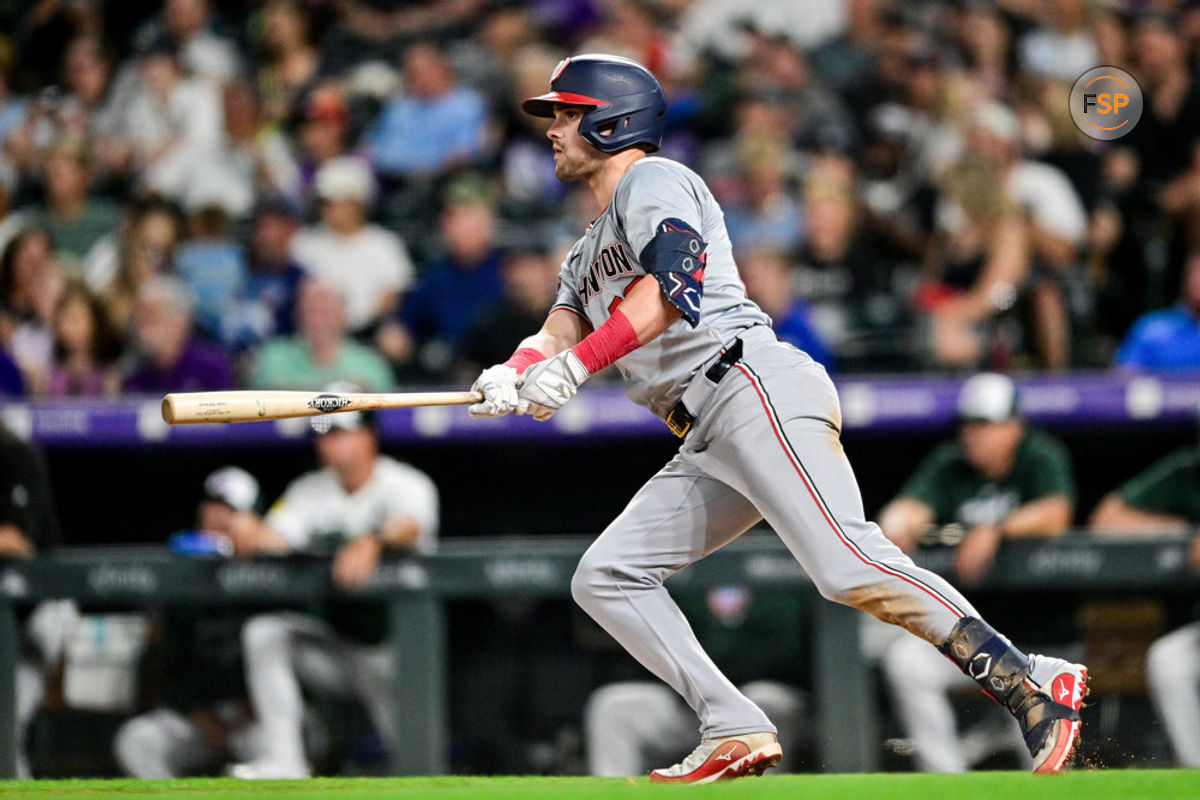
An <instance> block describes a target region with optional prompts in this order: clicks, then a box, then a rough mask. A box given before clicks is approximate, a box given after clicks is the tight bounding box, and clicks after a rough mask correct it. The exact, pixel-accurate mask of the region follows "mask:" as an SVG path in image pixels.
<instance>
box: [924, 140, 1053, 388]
mask: <svg viewBox="0 0 1200 800" xmlns="http://www.w3.org/2000/svg"><path fill="white" fill-rule="evenodd" d="M941 184H942V185H943V186H944V187H945V190H946V192H947V193H948V196H949V197H951V198H953V201H954V202H953V204H952V205H951V204H943V205H942V207H941V209H940V210H939V212H938V228H937V231H936V234H935V236H934V239H933V241H932V244H931V247H930V252H929V256H928V258H927V261H926V266H925V282H924V284H923V285H922V287H921V288H920V289H919V290H918V293H917V296H916V300H917V306H918V308H919V309H920V310H921V311H924V312H926V313H928V314H929V315H930V318H931V322H932V323H933V324H932V342H931V348H932V356H933V358H934V360H935V362H936V364H937V365H939V366H944V367H951V368H958V369H962V368H968V367H972V366H974V365H977V364H981V363H983V364H992V363H1000V364H1003V363H1004V362H1005V361H1007V360H1009V359H1010V358H1011V353H1012V351H1013V350H1014V349H1016V348H1017V347H1018V346H1019V342H1016V343H1014V342H1013V341H1012V339H1013V338H1014V335H1012V334H1010V333H1009V330H1008V329H1007V328H1003V327H1001V325H1000V322H1001V318H1004V319H1008V318H1010V317H1011V316H1012V315H1011V314H1008V315H1007V316H1005V315H1006V312H1010V311H1011V310H1012V309H1013V307H1014V306H1015V305H1016V302H1017V297H1018V290H1019V288H1020V287H1022V286H1024V285H1025V280H1026V277H1027V276H1028V274H1029V231H1028V229H1027V227H1026V225H1025V223H1024V220H1023V218H1022V216H1021V214H1020V211H1019V210H1018V209H1017V208H1016V207H1015V206H1014V205H1013V203H1012V201H1011V200H1010V199H1009V198H1008V196H1007V195H1006V193H1005V191H1004V184H1003V181H1002V179H1001V176H1000V174H999V172H998V170H997V168H996V165H995V164H994V163H991V162H990V161H988V160H987V159H986V158H984V157H982V156H979V155H975V154H971V153H968V154H966V155H965V156H964V157H963V158H962V159H960V160H959V161H958V162H957V163H956V164H954V165H953V166H952V167H951V168H950V169H949V170H948V171H947V172H946V174H945V175H944V176H942V179H941ZM953 209H957V210H953ZM1018 332H1020V329H1018Z"/></svg>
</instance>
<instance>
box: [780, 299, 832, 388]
mask: <svg viewBox="0 0 1200 800" xmlns="http://www.w3.org/2000/svg"><path fill="white" fill-rule="evenodd" d="M774 328H775V334H776V335H777V336H779V338H780V339H781V340H782V341H785V342H787V343H788V344H790V345H793V346H795V347H798V348H800V349H801V350H803V351H804V352H806V353H808V354H809V355H810V356H812V358H813V361H816V362H817V363H818V364H820V365H821V366H823V367H825V369H827V370H828V371H829V372H833V370H834V366H835V365H836V359H835V358H834V355H833V351H832V350H830V349H829V345H827V344H825V342H823V341H822V340H821V337H820V336H818V335H817V330H816V328H814V327H813V324H812V320H811V319H810V318H809V310H808V303H806V302H804V301H803V300H796V301H795V302H794V303H792V305H791V307H789V308H787V309H786V310H785V311H784V312H783V313H782V314H781V315H780V316H779V317H778V318H777V319H775V320H774Z"/></svg>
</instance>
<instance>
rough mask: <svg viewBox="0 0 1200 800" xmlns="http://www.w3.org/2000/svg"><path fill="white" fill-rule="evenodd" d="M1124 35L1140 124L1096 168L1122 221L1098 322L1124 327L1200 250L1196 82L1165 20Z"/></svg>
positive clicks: (1160, 299)
mask: <svg viewBox="0 0 1200 800" xmlns="http://www.w3.org/2000/svg"><path fill="white" fill-rule="evenodd" d="M1131 31H1132V35H1131V39H1130V42H1131V48H1130V53H1131V55H1132V57H1133V59H1132V64H1133V67H1132V71H1133V72H1134V74H1136V75H1137V79H1138V84H1139V86H1140V87H1141V89H1142V96H1143V102H1144V106H1143V111H1142V116H1141V119H1139V120H1138V124H1137V125H1135V126H1134V127H1133V130H1131V131H1130V132H1129V134H1128V135H1127V136H1125V137H1122V138H1121V139H1119V140H1117V141H1115V142H1114V143H1113V144H1114V145H1115V146H1114V147H1112V148H1111V149H1110V150H1108V152H1107V153H1106V154H1105V157H1104V168H1103V174H1104V176H1105V180H1106V184H1107V188H1108V191H1109V193H1110V194H1111V195H1112V197H1113V198H1114V200H1115V202H1116V204H1117V208H1118V209H1119V211H1120V215H1121V217H1120V223H1121V225H1120V233H1121V236H1120V241H1119V242H1118V244H1117V246H1116V248H1115V251H1114V252H1113V254H1112V256H1111V258H1110V260H1109V267H1110V270H1112V271H1113V272H1114V273H1115V276H1114V277H1115V280H1114V286H1113V287H1112V290H1111V291H1110V292H1109V303H1110V307H1109V308H1107V309H1105V310H1104V314H1105V315H1106V316H1112V317H1116V318H1119V319H1121V320H1122V321H1123V322H1125V323H1126V324H1129V323H1132V321H1133V320H1134V319H1135V318H1136V317H1137V316H1138V315H1139V314H1142V313H1145V312H1147V311H1151V310H1154V309H1157V308H1162V307H1163V306H1165V305H1167V304H1168V303H1169V302H1170V299H1171V298H1172V297H1173V296H1174V294H1175V291H1176V287H1177V286H1178V285H1179V284H1178V276H1179V273H1180V271H1181V270H1182V266H1183V261H1184V258H1185V257H1186V254H1187V252H1188V251H1189V250H1190V249H1191V248H1192V247H1194V246H1196V245H1197V244H1198V243H1200V231H1198V230H1197V228H1196V222H1195V221H1196V220H1197V219H1200V217H1198V216H1197V208H1198V206H1197V203H1198V200H1197V198H1200V161H1198V160H1197V152H1200V151H1198V150H1197V147H1198V146H1200V81H1198V80H1197V79H1196V77H1195V75H1194V73H1193V67H1192V65H1191V64H1190V63H1189V58H1188V53H1187V52H1186V50H1185V47H1184V42H1183V40H1182V37H1181V35H1180V31H1179V29H1178V24H1177V20H1176V19H1175V17H1174V16H1173V15H1172V14H1170V13H1166V12H1163V11H1161V10H1153V9H1149V8H1146V9H1142V10H1140V11H1139V12H1137V13H1136V14H1135V15H1134V17H1133V24H1132V28H1131ZM1117 330H1118V331H1120V330H1123V328H1118V329H1117Z"/></svg>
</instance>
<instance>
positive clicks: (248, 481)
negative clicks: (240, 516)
mask: <svg viewBox="0 0 1200 800" xmlns="http://www.w3.org/2000/svg"><path fill="white" fill-rule="evenodd" d="M204 497H205V499H206V500H215V501H217V502H218V503H224V504H225V505H227V506H229V507H230V508H232V509H233V510H234V511H252V510H253V509H254V507H255V506H257V505H258V481H257V480H255V479H254V476H253V475H251V474H250V473H249V472H246V470H244V469H242V468H241V467H221V468H220V469H218V470H216V471H215V472H213V473H212V474H211V475H209V476H208V477H207V478H205V479H204Z"/></svg>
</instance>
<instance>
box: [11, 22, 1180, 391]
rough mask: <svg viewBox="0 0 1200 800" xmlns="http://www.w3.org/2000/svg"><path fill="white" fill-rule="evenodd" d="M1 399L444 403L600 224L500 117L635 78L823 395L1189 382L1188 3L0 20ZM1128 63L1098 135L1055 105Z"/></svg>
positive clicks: (515, 328)
mask: <svg viewBox="0 0 1200 800" xmlns="http://www.w3.org/2000/svg"><path fill="white" fill-rule="evenodd" d="M0 31H4V32H5V33H4V34H3V35H0V143H2V155H0V393H3V394H8V395H25V396H32V397H47V396H49V397H61V396H69V395H91V396H95V395H108V396H112V395H115V394H119V393H123V392H130V393H134V392H146V393H156V392H161V391H164V390H201V389H220V388H229V387H234V386H252V387H271V388H313V387H317V386H321V385H325V384H327V383H329V382H331V381H337V380H342V381H352V382H355V383H357V384H359V385H362V386H364V387H366V388H368V389H372V390H379V389H384V388H388V387H390V386H393V385H396V384H397V383H410V382H453V381H459V380H463V379H464V378H466V379H469V376H470V375H472V374H474V372H475V370H476V369H477V368H478V367H479V366H480V365H484V366H486V365H487V364H490V363H494V362H497V361H502V360H503V359H504V357H506V356H507V354H508V353H509V352H511V350H512V347H513V345H514V344H515V343H516V342H517V341H518V340H519V339H520V337H521V336H522V335H524V334H525V333H527V332H528V331H529V330H531V329H534V328H535V327H536V326H537V325H538V324H539V322H540V320H541V319H542V317H543V316H544V314H545V312H546V310H547V309H548V307H549V304H550V302H551V299H552V295H553V292H554V288H555V284H556V279H557V271H558V260H559V258H560V257H561V254H562V253H563V252H564V251H565V249H566V248H567V247H568V246H569V244H570V242H571V241H572V240H573V238H574V236H576V235H578V232H579V231H580V230H581V229H582V228H583V226H584V225H585V224H586V222H587V220H589V219H591V218H592V217H593V216H595V214H596V213H597V212H598V209H596V208H594V207H593V201H592V200H591V199H590V196H589V194H588V193H587V192H586V191H580V190H579V189H578V188H576V187H572V186H570V185H564V184H562V183H560V182H558V181H557V180H556V179H555V177H554V171H553V160H552V153H551V150H550V148H549V146H548V144H547V143H546V140H545V139H544V138H543V134H544V130H545V125H546V121H545V120H542V119H538V118H534V117H530V116H528V115H524V114H521V113H520V111H519V100H520V99H521V98H523V97H527V96H530V95H532V94H535V93H540V92H542V91H544V90H545V88H546V86H547V84H548V79H549V76H550V74H551V72H552V71H553V69H554V67H555V65H556V64H557V62H558V61H559V60H560V59H561V58H563V57H565V56H567V55H570V54H571V53H577V52H588V51H602V52H610V53H617V54H621V55H626V56H630V57H633V58H635V59H637V60H639V61H641V62H642V63H644V64H646V65H647V66H649V67H650V68H651V69H652V70H653V71H654V72H655V73H656V74H657V75H658V76H659V77H660V79H661V80H662V82H663V83H664V85H665V87H666V89H667V95H668V99H669V102H670V105H669V109H668V132H667V136H666V140H665V143H664V147H663V154H664V155H666V156H668V157H671V158H675V159H678V160H681V161H683V162H684V163H686V164H688V165H690V166H692V167H694V168H695V169H697V170H698V171H699V172H700V173H701V174H702V175H703V176H704V177H705V179H706V180H707V181H708V183H709V184H710V185H711V186H712V187H713V189H714V192H715V193H716V194H717V197H718V199H719V201H720V202H721V204H722V206H723V208H724V210H725V213H726V221H727V224H728V226H729V231H730V234H731V238H732V240H733V242H734V245H735V248H736V249H737V253H738V258H739V263H740V265H741V266H742V268H743V271H744V273H745V281H746V284H747V290H748V292H749V293H750V295H751V296H752V297H753V298H754V299H756V300H757V301H758V302H759V303H760V304H761V305H762V306H763V307H764V309H765V310H767V311H768V313H770V314H771V315H772V317H773V318H774V320H775V322H776V326H777V329H778V330H779V332H780V335H781V336H783V337H784V338H787V339H788V340H789V341H793V342H794V343H796V344H798V345H799V346H802V347H804V348H805V349H807V350H809V351H810V352H812V353H813V354H814V356H815V357H817V358H818V359H819V360H821V361H823V362H824V363H825V364H826V365H827V366H828V367H830V368H831V369H837V370H840V371H847V372H872V371H875V372H879V371H888V372H895V371H913V370H948V371H955V372H965V371H969V370H975V369H985V368H986V369H994V370H1001V371H1006V370H1010V369H1047V370H1057V369H1066V368H1098V367H1106V366H1108V365H1111V364H1114V363H1118V364H1124V365H1128V366H1131V367H1135V368H1150V369H1173V368H1181V367H1189V366H1200V322H1198V321H1197V320H1198V319H1200V256H1197V255H1196V253H1197V246H1198V245H1200V148H1198V147H1197V143H1198V141H1200V84H1198V83H1197V81H1196V77H1195V73H1196V69H1197V67H1198V66H1200V3H1197V2H1191V1H1190V0H1185V1H1183V2H1165V1H1162V2H1156V1H1155V0H1091V1H1090V2H1089V0H1047V1H1046V2H1037V1H1036V0H953V1H943V2H935V1H934V0H913V1H910V2H898V1H889V0H763V1H762V2H759V3H755V4H752V5H749V6H748V5H746V4H742V3H736V2H732V1H731V0H537V2H527V3H521V2H511V1H509V0H424V2H419V1H417V0H413V1H412V2H404V1H403V0H256V1H255V2H245V3H235V2H223V1H222V0H165V1H164V2H157V1H156V0H131V1H130V2H120V3H117V2H111V1H110V0H37V2H14V1H13V0H3V1H2V2H0ZM1102 64H1113V65H1118V66H1121V67H1123V68H1125V69H1127V70H1128V71H1129V72H1131V73H1132V74H1133V75H1134V76H1135V77H1136V78H1137V80H1138V82H1139V84H1140V87H1141V90H1142V91H1143V93H1144V96H1145V110H1144V113H1143V115H1142V118H1141V120H1140V122H1139V123H1138V124H1137V126H1136V127H1135V128H1134V129H1133V130H1132V132H1131V133H1130V134H1129V135H1127V136H1125V137H1124V138H1121V139H1119V140H1116V141H1114V142H1098V141H1095V140H1092V139H1089V138H1088V137H1086V136H1084V135H1082V134H1081V133H1080V132H1079V130H1078V129H1077V128H1076V127H1075V126H1074V124H1073V122H1072V120H1071V117H1070V112H1069V108H1068V105H1067V96H1068V92H1069V89H1070V86H1071V84H1072V82H1073V81H1074V80H1075V79H1076V78H1077V77H1078V76H1079V75H1080V74H1082V73H1083V72H1084V71H1086V70H1087V69H1089V68H1091V67H1094V66H1097V65H1102Z"/></svg>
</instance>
